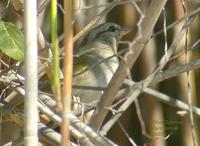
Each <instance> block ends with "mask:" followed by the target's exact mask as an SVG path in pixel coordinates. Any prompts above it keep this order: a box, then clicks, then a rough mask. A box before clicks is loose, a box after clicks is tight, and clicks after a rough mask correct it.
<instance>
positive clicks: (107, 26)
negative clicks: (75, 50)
mask: <svg viewBox="0 0 200 146" xmlns="http://www.w3.org/2000/svg"><path fill="white" fill-rule="evenodd" d="M125 32H127V29H124V28H122V27H121V26H119V25H117V24H115V23H111V22H110V23H103V24H100V25H98V26H97V27H95V28H93V29H91V30H90V31H89V32H88V34H87V35H86V36H85V38H84V40H83V42H82V45H86V44H88V43H90V42H94V41H102V42H103V43H107V44H112V43H113V41H117V42H118V41H119V40H120V38H121V37H122V36H123V34H124V33H125Z"/></svg>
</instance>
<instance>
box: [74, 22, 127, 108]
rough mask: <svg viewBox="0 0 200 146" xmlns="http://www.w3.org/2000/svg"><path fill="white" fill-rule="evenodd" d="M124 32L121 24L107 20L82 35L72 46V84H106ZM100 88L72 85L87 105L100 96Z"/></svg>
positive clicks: (114, 63)
mask: <svg viewBox="0 0 200 146" xmlns="http://www.w3.org/2000/svg"><path fill="white" fill-rule="evenodd" d="M125 32H127V30H126V29H124V28H122V27H121V26H120V25H118V24H115V23H112V22H107V23H103V24H100V25H98V26H97V27H95V28H93V29H91V30H90V31H89V32H88V33H87V34H86V35H85V37H84V39H83V41H82V43H81V45H80V47H79V48H77V49H75V50H74V74H73V85H74V86H79V87H91V88H92V87H96V88H98V87H99V88H101V87H106V86H107V85H108V83H109V82H110V80H111V78H112V76H113V74H114V73H115V71H116V69H117V67H118V65H119V59H118V56H117V55H116V54H117V46H118V43H119V40H120V39H121V38H122V36H123V35H124V34H125ZM102 90H103V89H101V90H91V89H82V88H73V95H74V96H76V97H79V98H80V102H81V103H83V104H85V105H88V104H89V105H90V104H92V103H97V102H98V101H99V100H100V98H101V96H102V94H103V91H102ZM94 106H95V105H94Z"/></svg>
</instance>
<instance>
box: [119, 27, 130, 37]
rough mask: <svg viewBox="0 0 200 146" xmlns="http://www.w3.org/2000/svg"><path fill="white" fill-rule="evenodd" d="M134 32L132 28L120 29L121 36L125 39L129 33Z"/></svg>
mask: <svg viewBox="0 0 200 146" xmlns="http://www.w3.org/2000/svg"><path fill="white" fill-rule="evenodd" d="M131 31H132V30H131V29H130V28H125V27H122V28H121V29H120V36H121V37H123V36H125V35H127V34H128V33H129V32H131Z"/></svg>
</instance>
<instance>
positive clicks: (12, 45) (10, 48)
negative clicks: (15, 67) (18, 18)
mask: <svg viewBox="0 0 200 146" xmlns="http://www.w3.org/2000/svg"><path fill="white" fill-rule="evenodd" d="M23 41H24V36H23V33H22V32H21V31H20V30H19V29H18V28H17V26H16V25H14V24H13V23H9V22H0V50H1V51H2V52H3V53H5V54H6V55H7V56H9V57H11V58H13V59H15V60H19V61H22V60H23V59H24V43H23Z"/></svg>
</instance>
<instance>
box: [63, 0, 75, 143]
mask: <svg viewBox="0 0 200 146" xmlns="http://www.w3.org/2000/svg"><path fill="white" fill-rule="evenodd" d="M64 11H65V13H64V34H65V37H64V48H65V49H64V52H65V57H64V85H63V92H62V99H63V100H62V101H63V110H62V125H61V134H62V138H61V146H66V145H68V144H69V142H70V138H69V135H70V134H69V124H70V122H69V120H68V118H67V113H68V112H70V111H71V95H72V73H73V27H72V0H69V1H64Z"/></svg>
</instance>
